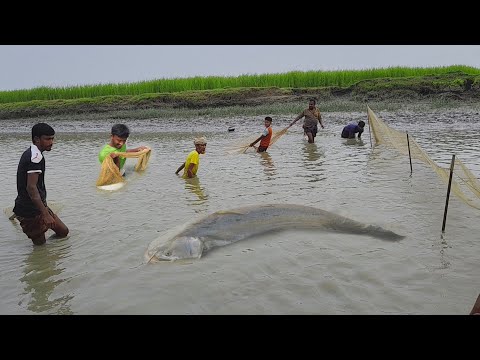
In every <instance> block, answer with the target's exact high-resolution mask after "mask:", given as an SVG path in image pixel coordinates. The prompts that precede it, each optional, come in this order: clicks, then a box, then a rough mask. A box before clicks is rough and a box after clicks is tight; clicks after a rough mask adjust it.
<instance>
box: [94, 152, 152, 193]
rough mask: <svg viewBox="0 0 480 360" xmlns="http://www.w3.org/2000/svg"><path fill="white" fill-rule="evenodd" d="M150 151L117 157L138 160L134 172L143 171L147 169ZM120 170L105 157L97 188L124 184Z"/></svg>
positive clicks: (124, 153) (110, 159)
mask: <svg viewBox="0 0 480 360" xmlns="http://www.w3.org/2000/svg"><path fill="white" fill-rule="evenodd" d="M151 153H152V150H151V149H144V150H140V151H137V152H119V153H118V155H119V156H121V157H124V158H138V160H137V164H136V165H135V171H143V170H145V169H146V168H147V164H148V161H149V160H150V155H151ZM124 181H125V180H124V178H123V176H122V175H121V174H120V169H119V168H118V166H117V165H115V162H114V161H113V159H112V158H111V157H110V156H105V159H104V160H103V162H102V167H101V169H100V174H99V175H98V179H97V183H96V185H97V186H105V185H111V184H117V183H121V182H124Z"/></svg>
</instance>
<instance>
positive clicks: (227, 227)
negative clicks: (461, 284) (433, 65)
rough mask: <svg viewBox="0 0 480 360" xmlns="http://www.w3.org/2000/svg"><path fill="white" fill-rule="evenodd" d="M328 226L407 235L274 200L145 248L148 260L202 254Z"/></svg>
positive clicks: (390, 236) (220, 214)
mask: <svg viewBox="0 0 480 360" xmlns="http://www.w3.org/2000/svg"><path fill="white" fill-rule="evenodd" d="M295 228H298V229H325V230H329V231H338V232H342V233H350V234H363V235H370V236H373V237H376V238H379V239H382V240H388V241H397V240H401V239H402V238H404V236H402V235H399V234H396V233H394V232H392V231H390V230H387V229H384V228H382V227H380V226H376V225H369V224H364V223H361V222H359V221H355V220H352V219H349V218H346V217H344V216H341V215H337V214H335V213H332V212H329V211H325V210H322V209H318V208H315V207H310V206H303V205H293V204H271V205H255V206H246V207H241V208H236V209H230V210H225V211H217V212H215V213H213V214H210V215H208V216H206V217H204V218H202V219H200V220H197V221H195V222H193V223H192V224H191V225H190V226H188V227H187V228H185V229H183V230H182V231H180V232H179V233H177V234H174V235H173V236H170V237H169V238H168V239H165V241H163V242H162V243H161V244H158V241H157V242H155V241H154V242H152V243H151V245H150V246H149V248H148V249H147V251H146V252H145V259H146V260H147V262H157V261H160V260H170V261H172V260H179V259H189V258H191V259H193V258H200V257H201V256H202V255H203V254H204V253H205V252H207V251H208V250H210V249H212V248H214V247H218V246H224V245H228V244H231V243H234V242H237V241H240V240H243V239H247V238H250V237H252V236H255V235H260V234H264V233H268V232H272V231H281V230H286V229H295Z"/></svg>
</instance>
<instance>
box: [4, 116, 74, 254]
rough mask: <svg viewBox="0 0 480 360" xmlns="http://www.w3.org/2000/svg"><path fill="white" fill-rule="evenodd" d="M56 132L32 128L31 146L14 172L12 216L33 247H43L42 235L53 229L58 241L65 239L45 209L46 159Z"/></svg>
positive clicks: (60, 225)
mask: <svg viewBox="0 0 480 360" xmlns="http://www.w3.org/2000/svg"><path fill="white" fill-rule="evenodd" d="M54 135H55V130H53V128H52V127H51V126H50V125H48V124H45V123H38V124H36V125H34V126H33V127H32V142H33V144H32V145H31V146H30V147H29V148H28V149H27V150H25V152H24V153H23V154H22V157H21V158H20V162H19V163H18V169H17V192H18V195H17V198H16V199H15V207H14V208H13V212H14V213H15V215H16V217H17V219H18V220H19V221H20V226H21V227H22V230H23V232H24V233H25V234H26V235H27V236H28V237H29V238H30V239H31V240H32V241H33V243H34V244H35V245H43V244H45V241H46V240H45V232H46V231H47V230H48V229H52V230H53V231H54V232H55V233H56V234H57V235H58V236H59V237H65V236H67V235H68V228H67V227H66V226H65V224H64V223H63V222H62V221H61V220H60V219H59V218H58V216H57V215H55V214H54V213H53V211H52V210H51V209H50V208H49V207H48V206H47V190H46V188H45V158H44V157H43V152H44V151H45V150H46V151H50V150H51V149H52V145H53V139H54V138H55V136H54Z"/></svg>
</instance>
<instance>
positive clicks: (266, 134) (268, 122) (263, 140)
mask: <svg viewBox="0 0 480 360" xmlns="http://www.w3.org/2000/svg"><path fill="white" fill-rule="evenodd" d="M272 133H273V130H272V118H271V117H270V116H267V117H266V118H265V130H263V133H262V135H260V137H259V138H258V139H257V140H255V141H254V142H252V143H251V144H250V146H253V147H255V144H256V143H257V142H259V141H260V145H259V146H258V149H257V152H259V153H260V152H265V151H267V149H268V146H269V145H270V139H271V138H272Z"/></svg>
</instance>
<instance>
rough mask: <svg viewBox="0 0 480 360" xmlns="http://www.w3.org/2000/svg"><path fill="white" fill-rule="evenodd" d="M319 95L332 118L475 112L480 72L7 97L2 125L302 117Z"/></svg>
mask: <svg viewBox="0 0 480 360" xmlns="http://www.w3.org/2000/svg"><path fill="white" fill-rule="evenodd" d="M312 97H314V98H316V99H317V100H318V101H319V106H320V108H321V110H322V111H325V112H328V111H364V110H365V104H366V103H368V104H369V105H370V106H374V107H375V108H376V109H377V110H381V109H386V110H395V109H398V108H405V107H412V106H416V107H419V106H420V107H422V106H423V107H430V108H431V107H453V106H463V105H471V106H475V105H476V104H478V103H479V101H478V100H479V99H480V69H477V68H473V67H468V66H462V65H456V66H448V67H431V68H407V67H390V68H382V69H369V70H339V71H305V72H300V71H294V72H288V73H283V74H260V75H242V76H236V77H218V76H209V77H193V78H176V79H160V80H152V81H142V82H137V83H123V84H100V85H88V86H73V87H60V88H48V87H39V88H34V89H26V90H13V91H0V119H8V118H10V119H12V118H28V117H39V116H48V117H57V116H62V115H63V116H65V115H68V116H75V115H78V114H81V116H85V115H87V116H101V117H103V118H119V119H121V118H131V117H135V118H165V117H191V116H211V117H221V116H231V115H259V114H266V113H268V114H272V115H277V114H291V113H297V112H300V111H301V109H303V108H304V107H305V106H306V103H307V101H308V99H309V98H312Z"/></svg>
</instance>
